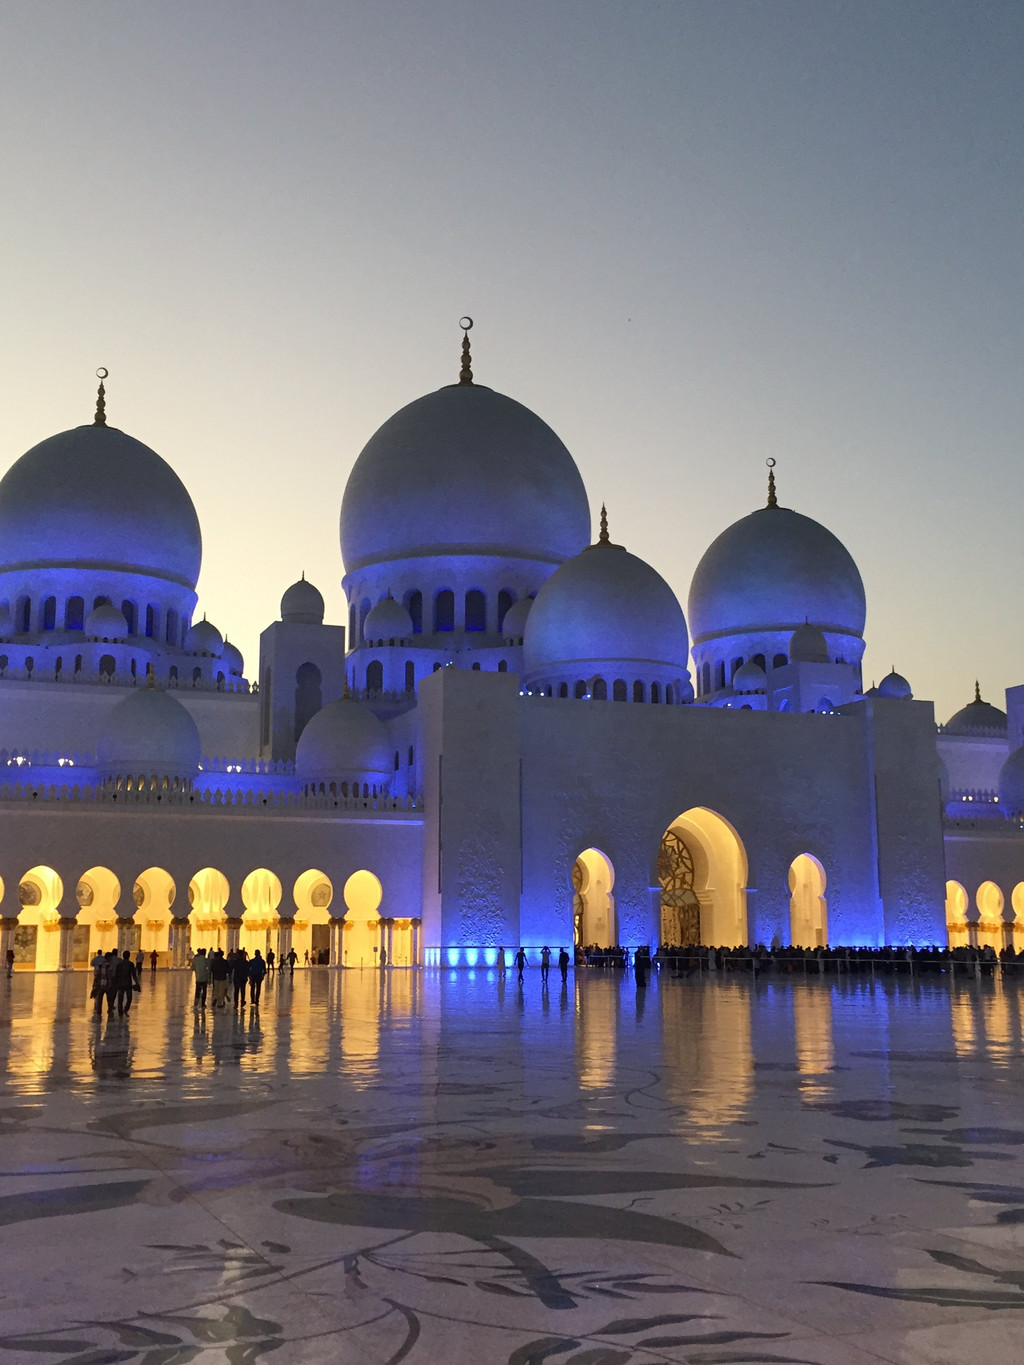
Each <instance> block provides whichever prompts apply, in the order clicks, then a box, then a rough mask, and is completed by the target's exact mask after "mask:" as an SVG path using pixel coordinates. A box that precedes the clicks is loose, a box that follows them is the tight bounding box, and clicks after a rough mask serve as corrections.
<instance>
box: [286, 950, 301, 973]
mask: <svg viewBox="0 0 1024 1365" xmlns="http://www.w3.org/2000/svg"><path fill="white" fill-rule="evenodd" d="M298 960H299V955H298V953H297V952H296V951H295V949H294V948H293V949H292V950H291V952H290V953H289V954H288V967H289V970H290V974H291V975H292V976H294V975H295V964H296V962H298Z"/></svg>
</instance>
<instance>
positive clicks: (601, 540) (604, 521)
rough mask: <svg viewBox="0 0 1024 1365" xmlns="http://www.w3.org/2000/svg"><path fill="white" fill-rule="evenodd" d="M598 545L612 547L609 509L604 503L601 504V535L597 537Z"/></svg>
mask: <svg viewBox="0 0 1024 1365" xmlns="http://www.w3.org/2000/svg"><path fill="white" fill-rule="evenodd" d="M597 543H598V545H610V544H611V542H610V541H609V539H608V509H607V507H605V505H604V503H602V504H601V533H600V535H599V536H598V537H597Z"/></svg>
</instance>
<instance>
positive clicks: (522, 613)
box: [501, 597, 533, 640]
mask: <svg viewBox="0 0 1024 1365" xmlns="http://www.w3.org/2000/svg"><path fill="white" fill-rule="evenodd" d="M532 606H533V598H532V597H520V599H519V601H518V602H513V603H512V605H511V606H510V607H509V609H508V611H507V612H506V613H505V619H504V621H502V623H501V633H502V635H503V636H504V637H505V639H506V640H521V639H522V638H523V636H524V635H525V633H526V618H527V617H528V616H529V614H530V608H531V607H532Z"/></svg>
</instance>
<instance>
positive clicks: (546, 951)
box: [540, 943, 551, 981]
mask: <svg viewBox="0 0 1024 1365" xmlns="http://www.w3.org/2000/svg"><path fill="white" fill-rule="evenodd" d="M550 970H551V949H550V948H549V947H548V945H547V944H546V943H545V945H544V947H543V948H542V949H541V950H540V979H541V981H547V979H548V972H550Z"/></svg>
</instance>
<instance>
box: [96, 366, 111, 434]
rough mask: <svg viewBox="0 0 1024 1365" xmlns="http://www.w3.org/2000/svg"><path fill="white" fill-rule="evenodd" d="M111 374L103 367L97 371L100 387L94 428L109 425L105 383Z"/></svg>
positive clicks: (97, 393) (97, 394)
mask: <svg viewBox="0 0 1024 1365" xmlns="http://www.w3.org/2000/svg"><path fill="white" fill-rule="evenodd" d="M109 373H110V371H109V370H107V369H104V368H103V366H102V365H101V366H100V367H99V369H98V370H97V371H96V378H97V379H98V380H99V381H100V386H99V388H98V389H97V390H96V416H95V417H94V418H93V419H92V424H93V426H94V427H105V426H106V425H107V391H106V389H105V388H104V387H103V381H104V379H106V377H107V375H108V374H109Z"/></svg>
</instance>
